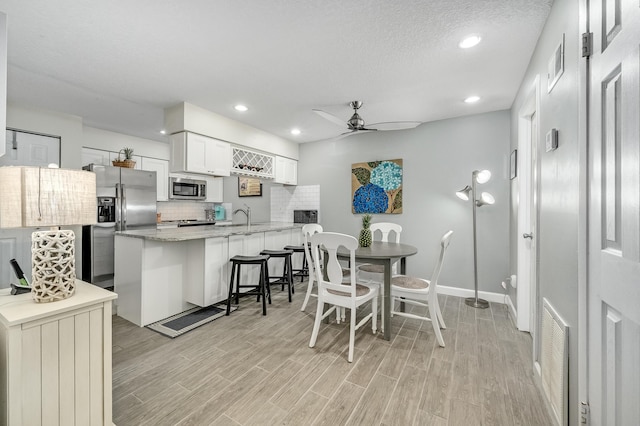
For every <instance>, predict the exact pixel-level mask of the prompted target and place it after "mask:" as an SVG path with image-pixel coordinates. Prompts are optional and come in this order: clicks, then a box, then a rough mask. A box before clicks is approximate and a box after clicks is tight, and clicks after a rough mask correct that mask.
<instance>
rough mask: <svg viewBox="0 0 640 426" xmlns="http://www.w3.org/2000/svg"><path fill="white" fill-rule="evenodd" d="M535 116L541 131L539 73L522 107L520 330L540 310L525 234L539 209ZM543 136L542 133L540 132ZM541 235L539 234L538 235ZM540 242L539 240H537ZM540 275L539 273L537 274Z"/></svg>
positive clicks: (532, 324) (531, 322)
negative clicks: (534, 161)
mask: <svg viewBox="0 0 640 426" xmlns="http://www.w3.org/2000/svg"><path fill="white" fill-rule="evenodd" d="M534 114H535V116H534V118H533V119H534V120H535V124H536V128H537V129H538V132H539V131H540V75H536V76H535V78H534V79H533V82H532V83H531V84H530V85H529V88H528V90H527V92H526V95H525V101H524V103H523V104H522V106H521V107H520V110H519V111H518V158H517V160H518V184H517V185H518V197H519V200H518V222H517V233H516V247H517V253H518V255H517V267H516V270H517V272H516V274H517V283H518V284H517V288H516V300H517V315H516V326H517V327H518V330H520V331H535V321H536V320H535V319H536V317H537V312H536V306H537V304H536V293H537V285H536V282H535V280H533V281H534V282H532V280H531V276H532V271H534V270H533V268H536V265H537V262H536V259H537V247H538V246H539V244H536V250H534V252H533V253H531V255H527V252H528V250H525V249H524V244H525V243H526V242H525V240H524V238H522V234H524V233H529V232H531V225H532V224H531V220H532V218H533V220H537V217H538V212H537V211H536V210H534V209H535V208H536V206H535V205H533V204H532V203H530V202H529V200H531V198H532V197H531V195H532V194H531V190H532V189H533V186H532V182H531V180H532V176H533V168H532V163H531V161H532V156H531V153H532V148H533V147H534V142H536V141H533V138H532V136H531V129H532V121H531V117H532V116H533V115H534ZM538 139H539V133H538ZM534 238H537V235H534ZM536 243H537V241H536ZM536 276H537V274H536ZM531 334H532V337H533V342H534V345H533V347H534V348H535V347H536V345H535V344H536V336H535V332H534V333H531Z"/></svg>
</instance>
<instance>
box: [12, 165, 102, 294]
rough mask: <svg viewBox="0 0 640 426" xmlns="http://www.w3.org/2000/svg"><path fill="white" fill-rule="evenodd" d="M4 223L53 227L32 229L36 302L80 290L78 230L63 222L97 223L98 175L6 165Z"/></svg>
mask: <svg viewBox="0 0 640 426" xmlns="http://www.w3.org/2000/svg"><path fill="white" fill-rule="evenodd" d="M0 187H1V188H2V191H0V228H26V227H52V228H51V230H46V231H45V230H39V231H36V232H34V233H33V234H31V256H32V257H31V259H32V278H31V294H32V296H33V299H34V300H35V301H36V302H53V301H56V300H62V299H66V298H68V297H70V296H72V295H73V293H74V291H75V281H76V267H75V235H74V233H73V231H72V230H67V229H65V230H62V229H59V228H58V227H59V226H61V225H90V224H94V223H96V217H97V213H96V212H97V205H96V175H95V174H94V173H92V172H89V171H84V170H69V169H59V168H43V167H0Z"/></svg>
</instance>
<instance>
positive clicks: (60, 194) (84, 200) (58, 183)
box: [0, 167, 97, 228]
mask: <svg viewBox="0 0 640 426" xmlns="http://www.w3.org/2000/svg"><path fill="white" fill-rule="evenodd" d="M0 187H1V188H3V190H2V191H0V228H13V227H30V226H33V227H40V226H60V225H89V224H94V223H96V218H97V206H96V175H95V173H92V172H89V171H84V170H69V169H47V168H41V167H0Z"/></svg>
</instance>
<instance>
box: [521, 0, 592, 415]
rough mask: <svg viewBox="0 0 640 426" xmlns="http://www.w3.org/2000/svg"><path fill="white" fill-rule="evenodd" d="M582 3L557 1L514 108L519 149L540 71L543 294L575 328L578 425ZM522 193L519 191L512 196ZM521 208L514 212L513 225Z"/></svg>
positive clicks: (572, 375)
mask: <svg viewBox="0 0 640 426" xmlns="http://www.w3.org/2000/svg"><path fill="white" fill-rule="evenodd" d="M578 18H579V2H578V1H577V0H556V1H555V2H554V4H553V7H552V9H551V14H550V16H549V18H548V20H547V23H546V25H545V27H544V30H543V32H542V35H541V36H540V39H539V41H538V45H537V47H536V50H535V52H534V54H533V56H532V58H531V62H530V64H529V67H528V69H527V72H526V75H525V78H524V79H523V83H522V86H521V89H520V91H519V93H518V96H517V97H516V100H515V102H514V104H513V106H512V109H511V111H512V112H511V123H512V129H511V141H512V142H511V144H512V145H511V149H514V148H516V144H517V134H518V128H517V125H518V116H517V114H518V111H519V110H520V108H521V106H522V103H523V102H524V100H525V99H524V98H525V93H526V91H527V90H526V88H528V87H529V86H530V85H531V83H532V82H533V80H534V79H535V76H536V75H538V74H539V75H540V84H541V86H542V87H541V90H540V93H541V96H540V106H539V110H538V113H539V119H540V132H539V133H540V139H539V140H538V141H537V142H538V152H539V162H540V164H539V166H540V203H539V204H540V210H539V214H540V222H539V223H540V227H539V229H538V239H537V243H538V248H539V259H538V261H539V276H538V278H539V299H538V303H540V304H541V303H542V302H541V301H542V297H545V298H547V299H548V300H549V301H550V303H551V304H552V305H553V306H554V308H555V309H556V310H557V311H558V313H559V314H560V315H561V316H562V317H563V318H564V320H565V321H567V322H568V324H569V326H570V327H571V329H570V332H569V351H570V352H569V353H570V359H569V369H570V372H569V395H570V399H569V407H570V408H569V413H570V424H577V423H578V421H577V419H576V418H575V417H574V416H573V415H574V414H576V408H577V407H578V241H579V232H578V226H579V213H580V211H579V208H580V204H579V203H580V201H581V200H580V198H579V196H580V186H579V185H580V170H581V164H580V155H581V145H580V140H579V120H578V118H579V117H578V112H579V109H578V101H579V93H580V81H579V66H580V61H582V59H581V58H580V56H579V52H580V45H579V43H578V42H579V38H580V37H579V35H580V31H579V19H578ZM563 33H564V34H565V70H564V74H563V75H562V77H561V78H560V80H559V81H558V82H557V84H556V86H555V87H554V88H553V91H552V92H551V93H547V77H546V76H547V63H548V61H549V58H550V57H551V55H552V53H553V51H554V49H555V47H556V46H557V44H558V43H559V41H560V40H561V37H562V34H563ZM551 128H557V129H558V130H559V146H558V149H557V150H555V151H551V152H545V149H544V135H545V134H546V133H547V132H548V131H549V129H551ZM515 196H516V194H515V193H513V194H512V197H515ZM516 218H517V207H516V208H515V209H514V210H513V211H512V212H511V220H512V222H513V223H512V228H513V227H514V226H515V220H516ZM516 238H518V235H517V234H516V233H512V236H511V247H513V248H514V250H513V251H512V254H511V259H512V260H511V271H513V273H515V271H516V262H515V260H516V253H515V247H517V246H516V243H515V241H516Z"/></svg>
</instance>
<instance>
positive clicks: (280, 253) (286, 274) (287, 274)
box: [260, 250, 295, 303]
mask: <svg viewBox="0 0 640 426" xmlns="http://www.w3.org/2000/svg"><path fill="white" fill-rule="evenodd" d="M260 254H261V255H265V256H269V258H270V259H273V258H283V259H284V269H283V270H282V277H273V278H271V277H270V276H269V269H267V281H266V282H267V285H268V286H269V292H271V284H282V288H281V290H284V285H285V284H286V285H287V292H288V293H289V303H291V293H295V289H294V288H293V274H292V272H291V255H293V251H292V250H262V251H261V252H260ZM267 264H268V262H267ZM272 280H273V281H272Z"/></svg>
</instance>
